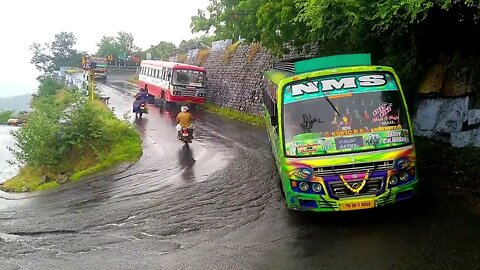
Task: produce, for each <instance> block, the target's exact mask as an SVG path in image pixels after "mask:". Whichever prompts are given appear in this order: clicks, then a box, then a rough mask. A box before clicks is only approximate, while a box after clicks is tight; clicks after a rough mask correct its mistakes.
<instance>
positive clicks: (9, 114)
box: [0, 111, 15, 124]
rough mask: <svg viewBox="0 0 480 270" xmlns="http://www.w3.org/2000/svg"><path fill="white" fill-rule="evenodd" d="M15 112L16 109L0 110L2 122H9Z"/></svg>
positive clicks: (0, 122) (0, 120)
mask: <svg viewBox="0 0 480 270" xmlns="http://www.w3.org/2000/svg"><path fill="white" fill-rule="evenodd" d="M14 113H15V112H14V111H0V124H5V123H7V121H8V119H10V118H12V115H13V114H14Z"/></svg>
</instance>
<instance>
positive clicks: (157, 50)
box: [146, 41, 176, 61]
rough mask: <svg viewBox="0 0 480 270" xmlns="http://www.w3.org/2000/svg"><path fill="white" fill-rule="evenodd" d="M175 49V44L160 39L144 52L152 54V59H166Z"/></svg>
mask: <svg viewBox="0 0 480 270" xmlns="http://www.w3.org/2000/svg"><path fill="white" fill-rule="evenodd" d="M175 50H176V46H175V44H173V43H171V42H165V41H161V42H160V43H158V44H157V45H155V46H152V47H150V49H148V50H147V51H146V52H149V53H151V54H152V59H160V60H164V61H167V60H168V59H169V58H170V56H172V55H173V53H174V52H175Z"/></svg>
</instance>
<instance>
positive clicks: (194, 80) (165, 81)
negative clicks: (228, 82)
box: [138, 60, 207, 105]
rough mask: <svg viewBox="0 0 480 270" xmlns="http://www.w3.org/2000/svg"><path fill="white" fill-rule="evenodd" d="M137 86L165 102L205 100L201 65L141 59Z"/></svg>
mask: <svg viewBox="0 0 480 270" xmlns="http://www.w3.org/2000/svg"><path fill="white" fill-rule="evenodd" d="M138 79H139V82H138V87H139V88H145V87H146V86H147V88H148V94H149V95H150V96H153V97H155V98H160V99H165V101H166V103H167V104H173V103H190V104H193V105H195V104H202V103H204V102H205V92H206V87H207V85H206V83H207V80H206V71H205V69H204V68H202V67H198V66H193V65H187V64H182V63H175V62H165V61H159V60H143V61H142V62H141V64H140V72H139V78H138Z"/></svg>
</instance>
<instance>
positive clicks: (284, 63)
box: [273, 57, 311, 73]
mask: <svg viewBox="0 0 480 270" xmlns="http://www.w3.org/2000/svg"><path fill="white" fill-rule="evenodd" d="M307 59H311V58H310V57H298V58H290V59H283V60H280V61H278V62H275V63H273V68H274V69H278V70H281V71H286V72H291V73H295V62H298V61H303V60H307Z"/></svg>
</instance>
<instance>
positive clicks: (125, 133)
mask: <svg viewBox="0 0 480 270" xmlns="http://www.w3.org/2000/svg"><path fill="white" fill-rule="evenodd" d="M95 106H96V107H99V108H102V110H103V114H102V120H103V123H104V125H105V128H106V129H107V130H108V132H109V134H111V136H112V137H113V138H115V140H114V141H113V144H112V145H110V147H107V148H105V149H104V150H100V151H99V152H98V153H95V154H92V155H89V154H85V153H71V157H72V158H68V157H66V158H65V159H64V160H63V162H62V163H63V164H58V167H60V168H72V170H71V171H69V172H67V174H68V175H70V180H71V181H77V180H79V179H81V177H83V176H86V175H89V174H91V173H94V172H97V171H100V170H104V169H107V168H110V167H112V166H114V165H117V164H120V163H123V162H135V161H137V160H138V159H139V158H140V157H141V155H142V142H141V139H140V135H139V134H138V132H137V131H136V130H135V129H134V128H133V127H132V126H130V125H129V124H127V123H125V122H122V121H120V120H118V119H116V118H115V117H114V116H113V115H112V114H111V112H110V111H109V110H108V108H106V107H105V106H104V105H103V103H101V102H100V101H96V102H95ZM78 156H80V158H78ZM42 176H47V177H48V178H49V181H47V182H46V183H42V182H41V178H42ZM59 178H60V175H58V174H56V173H52V172H48V171H46V170H44V169H42V168H38V167H31V166H27V167H24V168H22V169H21V170H20V173H19V174H18V175H17V176H15V177H13V178H12V179H10V180H8V181H7V182H5V183H3V185H2V186H1V188H2V189H4V190H6V191H13V192H25V191H37V190H46V189H51V188H55V187H57V186H59V184H58V183H57V182H56V181H55V180H56V179H59Z"/></svg>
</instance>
